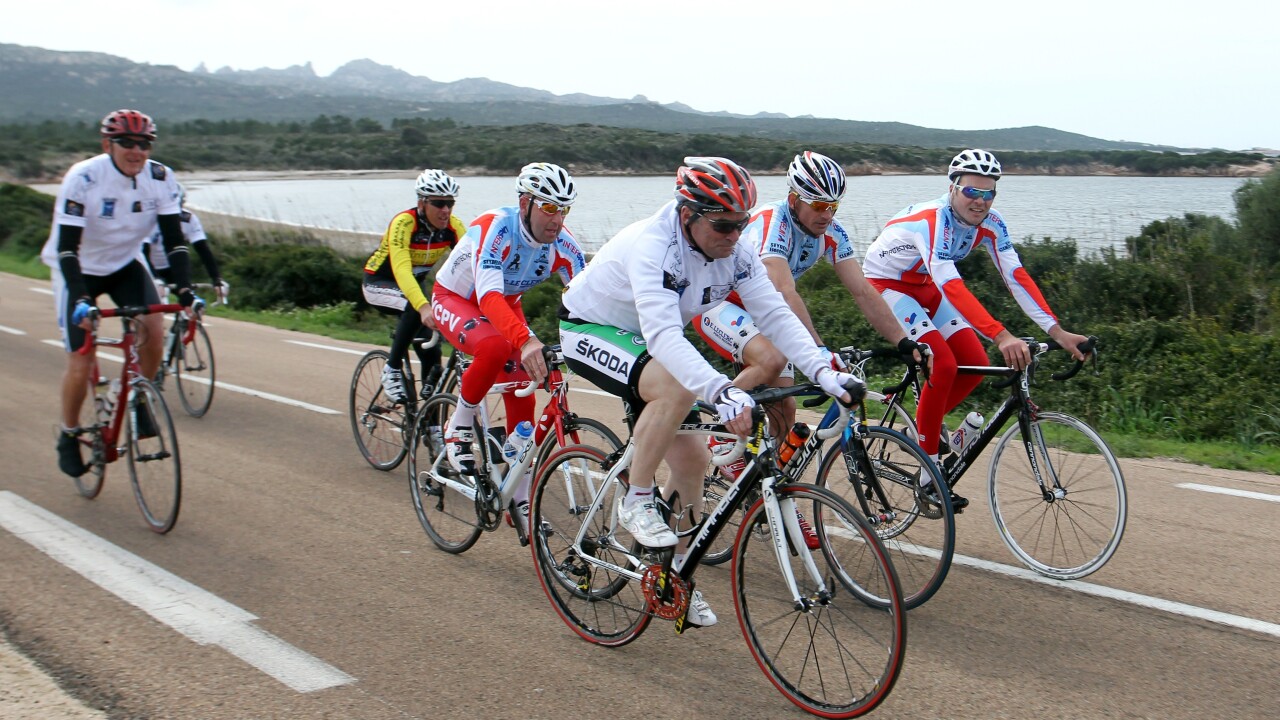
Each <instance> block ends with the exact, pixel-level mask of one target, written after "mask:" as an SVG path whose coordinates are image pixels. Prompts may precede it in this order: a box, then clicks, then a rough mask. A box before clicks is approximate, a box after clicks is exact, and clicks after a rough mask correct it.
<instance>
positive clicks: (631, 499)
mask: <svg viewBox="0 0 1280 720" xmlns="http://www.w3.org/2000/svg"><path fill="white" fill-rule="evenodd" d="M652 499H653V488H651V487H647V488H638V487H636V486H635V485H632V486H631V487H629V488H627V495H626V497H624V498H622V505H623V506H624V507H633V506H634V505H635V504H636V503H638V502H648V501H650V500H652Z"/></svg>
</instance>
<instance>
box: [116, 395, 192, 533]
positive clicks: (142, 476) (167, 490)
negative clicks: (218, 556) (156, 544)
mask: <svg viewBox="0 0 1280 720" xmlns="http://www.w3.org/2000/svg"><path fill="white" fill-rule="evenodd" d="M143 413H145V414H146V418H147V421H149V422H150V423H151V427H152V428H153V429H154V430H155V435H153V436H151V437H146V438H143V437H139V433H138V426H139V424H141V423H143V422H144V420H143V419H142V417H143ZM125 423H126V424H125V427H126V428H127V430H126V435H125V437H126V439H127V440H128V448H129V449H128V456H129V480H130V482H131V483H132V485H133V497H134V499H135V500H137V501H138V509H139V510H141V511H142V517H143V519H145V520H146V521H147V526H148V527H150V528H151V530H152V531H154V532H157V533H160V534H162V535H163V534H164V533H167V532H169V531H170V530H172V529H173V526H174V524H175V523H177V522H178V510H179V509H180V508H181V507H182V456H181V455H180V454H179V452H178V435H177V433H176V432H175V431H174V429H173V416H172V415H171V414H170V413H169V406H168V405H166V404H165V402H164V396H163V395H161V394H160V391H159V390H157V389H156V386H155V385H154V384H152V383H151V381H150V380H146V379H143V378H138V379H136V380H134V381H133V388H132V390H131V391H130V393H129V416H128V417H127V418H126V420H125Z"/></svg>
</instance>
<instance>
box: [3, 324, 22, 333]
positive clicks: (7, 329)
mask: <svg viewBox="0 0 1280 720" xmlns="http://www.w3.org/2000/svg"><path fill="white" fill-rule="evenodd" d="M0 332H7V333H9V334H10V335H26V334H27V333H26V331H25V330H19V329H18V328H11V327H6V326H4V325H0Z"/></svg>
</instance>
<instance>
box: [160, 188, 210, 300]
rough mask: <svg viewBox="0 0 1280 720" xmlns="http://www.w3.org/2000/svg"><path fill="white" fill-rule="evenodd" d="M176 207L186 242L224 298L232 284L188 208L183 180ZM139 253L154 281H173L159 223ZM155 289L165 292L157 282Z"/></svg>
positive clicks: (168, 282) (197, 221) (199, 224)
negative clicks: (219, 266) (225, 276)
mask: <svg viewBox="0 0 1280 720" xmlns="http://www.w3.org/2000/svg"><path fill="white" fill-rule="evenodd" d="M178 207H179V208H180V211H179V217H181V219H182V237H183V238H184V239H185V240H186V241H187V244H188V245H190V246H191V247H193V248H195V251H196V254H197V255H199V256H200V262H202V263H204V269H205V272H206V273H208V275H209V279H210V281H211V284H212V285H213V286H214V289H215V292H216V293H217V296H218V297H217V299H218V300H221V301H225V300H226V299H227V296H228V295H229V294H230V293H231V286H230V285H228V284H227V283H226V281H225V280H223V279H222V273H221V272H220V271H219V270H218V261H217V259H216V258H214V256H213V250H212V248H210V247H209V244H210V243H209V236H208V235H205V233H204V225H203V224H202V223H201V222H200V216H198V215H196V214H195V213H193V212H191V211H190V210H188V209H187V189H186V188H185V187H183V186H182V183H178ZM142 256H143V257H144V258H146V261H147V266H148V267H149V268H150V269H151V275H152V276H153V277H155V279H156V280H157V281H159V282H160V283H161V284H172V283H173V273H172V272H170V269H169V255H168V253H166V252H165V249H164V241H163V235H162V234H161V232H160V227H159V226H156V229H155V231H154V232H152V233H151V237H149V238H147V240H146V241H145V242H143V244H142ZM156 290H157V291H158V292H159V293H160V295H161V296H163V295H164V294H165V291H164V290H163V289H162V288H161V287H160V286H157V287H156Z"/></svg>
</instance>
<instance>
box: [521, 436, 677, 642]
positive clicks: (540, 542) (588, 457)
mask: <svg viewBox="0 0 1280 720" xmlns="http://www.w3.org/2000/svg"><path fill="white" fill-rule="evenodd" d="M604 461H605V454H604V453H603V452H602V451H600V450H598V449H596V448H592V447H587V446H584V445H574V446H570V447H567V448H564V449H562V450H559V451H557V452H555V453H553V454H552V455H551V457H549V458H547V461H546V462H545V463H544V464H543V465H542V466H541V467H540V468H539V469H538V474H537V479H536V481H535V482H534V487H533V493H532V495H533V497H532V504H531V507H530V515H529V526H530V527H531V528H533V529H534V530H533V532H532V538H531V543H530V544H531V545H532V546H533V560H534V568H535V569H536V571H537V574H538V581H539V582H540V583H542V589H543V590H545V591H546V593H547V598H548V599H549V600H551V606H552V607H553V608H555V611H556V614H558V615H559V616H560V618H561V619H562V620H564V622H565V623H566V624H567V625H568V626H569V627H570V628H572V629H573V631H574V632H576V633H577V634H578V635H579V636H580V637H581V638H582V639H584V640H586V641H587V642H591V643H595V644H597V645H605V646H609V647H617V646H621V645H625V644H627V643H629V642H631V641H632V640H635V639H636V638H637V637H639V636H640V633H642V632H644V630H645V628H646V627H648V626H649V621H650V620H652V616H651V615H649V614H648V613H647V612H646V611H645V598H644V593H643V592H642V591H641V589H640V583H639V582H630V578H629V577H628V576H626V575H624V574H622V573H621V572H620V570H621V569H623V568H627V569H630V570H632V571H634V572H639V571H640V570H642V569H643V568H640V567H639V566H638V564H637V563H636V561H635V559H634V557H633V556H632V554H631V553H630V552H628V549H629V548H631V547H633V541H632V538H631V536H630V535H626V534H625V531H623V532H622V534H621V536H619V535H618V534H616V528H615V525H614V522H613V517H614V504H615V503H616V502H617V498H619V497H621V495H620V493H621V492H622V487H621V485H620V484H619V483H617V482H614V483H613V484H612V485H611V486H610V487H609V488H607V489H606V491H605V493H604V496H603V498H602V504H601V506H600V508H599V509H598V510H597V511H596V512H594V513H592V512H590V509H591V504H592V501H593V500H594V499H595V496H596V494H597V490H598V489H599V488H600V487H601V484H602V483H604V482H605V481H606V478H607V476H608V471H607V470H605V468H604ZM584 523H589V525H588V527H587V531H586V534H585V536H584V538H583V540H582V544H581V545H580V546H577V545H575V543H574V539H575V538H576V537H577V535H578V532H579V531H580V530H581V529H582V527H583V524H584ZM588 558H589V559H588ZM594 561H600V562H599V563H597V562H594Z"/></svg>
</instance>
